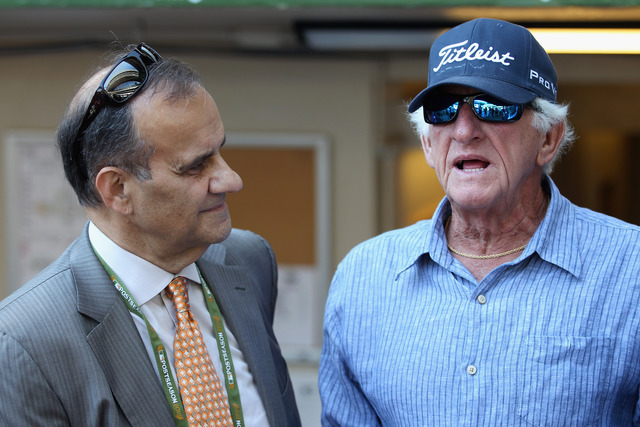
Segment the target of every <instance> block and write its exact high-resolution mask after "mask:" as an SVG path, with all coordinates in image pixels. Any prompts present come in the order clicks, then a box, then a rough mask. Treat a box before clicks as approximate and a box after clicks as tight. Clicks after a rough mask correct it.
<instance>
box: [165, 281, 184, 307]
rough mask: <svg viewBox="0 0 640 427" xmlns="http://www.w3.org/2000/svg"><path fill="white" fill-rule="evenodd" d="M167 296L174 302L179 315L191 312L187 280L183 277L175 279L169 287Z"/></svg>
mask: <svg viewBox="0 0 640 427" xmlns="http://www.w3.org/2000/svg"><path fill="white" fill-rule="evenodd" d="M167 295H168V296H169V299H171V301H173V305H174V307H175V309H176V312H177V313H181V312H183V311H187V310H189V294H188V293H187V279H185V278H184V277H182V276H178V277H175V278H174V279H173V280H172V281H171V283H169V286H167Z"/></svg>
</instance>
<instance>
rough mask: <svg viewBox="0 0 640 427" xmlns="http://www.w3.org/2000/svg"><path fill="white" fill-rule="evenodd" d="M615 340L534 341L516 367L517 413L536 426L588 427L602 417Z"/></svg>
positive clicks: (548, 338) (529, 341)
mask: <svg viewBox="0 0 640 427" xmlns="http://www.w3.org/2000/svg"><path fill="white" fill-rule="evenodd" d="M612 341H613V340H612V339H610V338H601V337H555V336H532V337H528V338H526V339H525V345H524V346H523V350H524V352H523V354H522V356H521V357H520V359H519V363H518V375H517V390H518V392H517V393H518V395H517V410H518V415H519V416H520V417H521V418H522V419H523V420H524V421H526V422H527V423H529V424H532V425H535V426H587V425H591V424H594V423H596V422H598V420H599V419H600V418H601V416H602V409H603V407H604V403H605V399H606V395H607V390H608V376H609V375H610V374H611V372H610V371H609V370H610V367H611V361H612V353H613V342H612Z"/></svg>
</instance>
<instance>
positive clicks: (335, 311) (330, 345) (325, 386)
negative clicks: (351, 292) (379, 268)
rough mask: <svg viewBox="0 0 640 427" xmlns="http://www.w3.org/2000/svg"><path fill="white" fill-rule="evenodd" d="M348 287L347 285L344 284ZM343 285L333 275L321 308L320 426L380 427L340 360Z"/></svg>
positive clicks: (341, 355)
mask: <svg viewBox="0 0 640 427" xmlns="http://www.w3.org/2000/svg"><path fill="white" fill-rule="evenodd" d="M347 283H348V281H347ZM344 285H345V283H342V281H341V279H340V273H339V272H338V273H336V275H335V276H334V279H333V281H332V284H331V290H330V292H329V298H328V299H327V305H326V308H325V318H324V332H323V344H322V355H321V358H320V371H319V388H320V398H321V401H322V426H323V427H329V426H340V427H356V426H367V427H369V426H380V425H382V424H381V423H380V420H379V419H378V416H377V414H376V412H375V410H374V408H373V406H372V405H371V403H370V402H369V400H368V399H367V396H366V395H365V394H364V392H363V391H362V389H361V388H360V385H359V384H358V382H357V379H356V378H354V375H353V374H352V371H351V369H350V367H349V362H348V360H347V359H346V358H345V357H344V356H343V355H344V348H343V340H342V337H343V331H342V322H341V317H342V316H341V311H342V310H343V307H342V306H341V305H340V303H341V301H343V298H344V296H343V295H342V294H341V292H340V288H342V287H343V286H344Z"/></svg>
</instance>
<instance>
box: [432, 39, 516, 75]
mask: <svg viewBox="0 0 640 427" xmlns="http://www.w3.org/2000/svg"><path fill="white" fill-rule="evenodd" d="M467 43H469V40H465V41H463V42H460V43H454V44H450V45H448V46H445V47H443V48H442V49H440V52H438V56H440V57H441V58H442V60H441V61H440V64H438V66H437V67H435V68H434V69H433V71H434V72H437V71H438V70H439V69H440V67H442V66H443V65H447V64H451V63H454V62H462V61H477V60H484V61H489V62H499V63H501V64H503V65H506V66H509V65H510V64H511V62H509V61H514V60H515V59H516V58H514V57H513V56H511V52H507V53H500V52H498V51H497V50H495V51H494V50H493V46H491V47H489V49H487V50H484V49H479V47H480V45H478V43H472V44H471V45H469V47H468V48H464V47H462V46H464V45H466V44H467ZM458 48H459V49H458Z"/></svg>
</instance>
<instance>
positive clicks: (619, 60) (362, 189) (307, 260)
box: [0, 0, 640, 426]
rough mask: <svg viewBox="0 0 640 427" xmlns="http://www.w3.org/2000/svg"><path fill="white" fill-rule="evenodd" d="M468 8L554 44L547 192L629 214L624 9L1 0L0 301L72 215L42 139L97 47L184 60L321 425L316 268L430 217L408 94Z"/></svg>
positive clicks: (299, 387)
mask: <svg viewBox="0 0 640 427" xmlns="http://www.w3.org/2000/svg"><path fill="white" fill-rule="evenodd" d="M477 17H492V18H499V19H506V20H509V21H512V22H515V23H519V24H522V25H525V26H527V27H528V28H530V29H532V30H536V31H540V32H537V33H536V34H537V37H538V38H539V40H540V41H541V42H542V44H543V45H544V46H545V47H546V48H547V49H548V50H549V51H550V52H552V54H551V57H552V60H553V61H554V63H555V65H556V69H557V71H558V75H559V99H560V100H561V101H562V102H570V104H571V111H572V114H571V120H572V122H573V123H574V125H575V127H576V129H577V132H578V135H579V136H580V138H579V140H578V141H577V143H576V145H575V146H574V148H573V150H572V151H571V152H570V153H569V154H568V155H567V156H566V157H565V158H564V159H563V160H562V161H561V163H560V164H559V165H558V166H557V167H556V170H555V171H554V172H553V174H552V178H553V179H554V180H555V181H556V183H557V184H558V186H559V187H560V188H561V190H562V191H563V192H564V194H565V195H566V196H568V197H569V198H570V199H571V200H572V201H574V202H576V203H578V204H580V205H583V206H586V207H589V208H592V209H594V210H598V211H602V212H605V213H608V214H611V215H614V216H617V217H619V218H622V219H624V220H626V221H629V222H633V223H636V224H640V200H639V199H640V198H639V196H640V172H639V171H640V168H639V169H638V170H636V165H635V164H636V158H640V114H639V113H638V109H637V107H636V106H635V103H636V102H637V100H639V99H640V36H639V32H638V31H639V30H638V28H639V27H640V25H639V24H640V3H639V2H638V0H584V1H579V0H520V1H516V0H512V1H508V0H497V1H496V0H484V1H482V0H407V1H398V0H396V1H394V0H328V1H324V0H101V1H100V2H98V1H89V0H66V1H65V0H0V143H1V144H2V150H0V159H1V160H0V161H1V162H2V165H3V172H2V174H0V180H1V181H2V197H1V198H0V204H1V206H0V215H1V218H2V221H1V222H0V224H1V225H0V239H1V240H2V242H3V245H2V246H1V249H0V253H1V256H0V271H1V272H3V273H4V280H2V281H0V298H3V297H5V296H6V295H8V294H9V293H10V292H11V291H12V290H14V289H16V288H17V287H18V286H19V285H20V284H22V283H24V281H26V280H27V279H28V278H29V277H31V276H32V275H33V274H34V273H35V272H36V271H38V270H40V269H41V268H42V267H44V266H45V265H46V264H48V263H49V262H51V261H52V260H53V258H55V257H56V256H57V255H58V254H59V253H60V252H61V251H62V250H63V249H64V248H65V247H66V245H67V244H68V243H70V241H71V240H72V239H73V238H74V237H75V236H76V235H77V234H78V233H79V232H80V230H81V228H82V226H83V225H84V222H85V221H86V218H85V217H84V216H83V212H82V209H80V208H79V207H78V206H77V203H76V201H75V199H74V196H73V194H71V190H70V189H69V188H67V187H68V186H67V185H66V183H65V182H64V179H63V178H62V172H61V166H60V161H59V159H58V154H57V153H56V151H55V147H54V146H53V137H54V133H55V129H56V127H57V124H58V121H59V119H60V117H61V116H62V113H63V111H64V109H65V107H66V105H67V103H68V102H69V100H70V98H71V96H72V95H73V93H74V92H75V90H76V89H77V88H78V85H79V83H80V81H81V80H82V79H83V78H84V77H86V76H87V75H88V73H89V72H90V71H91V70H93V69H94V67H95V66H96V65H98V63H99V61H98V60H99V58H100V57H101V55H102V54H103V53H104V52H105V51H106V50H108V49H109V48H110V47H112V46H114V44H115V45H121V44H127V43H138V42H140V41H145V42H146V43H148V44H150V45H151V46H153V47H154V48H155V49H156V50H158V51H159V52H160V53H161V54H162V55H163V56H165V57H169V56H178V57H180V58H181V59H184V60H186V61H187V62H189V63H191V64H192V65H194V67H195V68H196V69H197V70H198V71H199V72H200V73H201V74H202V75H203V77H204V79H205V81H206V84H207V88H208V89H209V91H210V92H211V93H212V95H213V97H214V99H215V100H216V102H217V103H218V106H219V108H220V111H221V115H222V119H223V121H224V124H225V128H226V132H227V134H228V144H227V145H226V146H225V149H224V151H223V156H225V158H226V160H227V161H228V163H230V165H231V166H232V167H233V168H234V169H236V170H237V171H238V172H239V173H240V174H241V175H242V177H243V180H244V184H245V188H244V190H243V191H242V192H240V193H238V194H236V195H233V196H231V197H230V202H229V203H230V209H231V213H232V218H233V222H234V226H236V227H241V228H249V229H252V230H254V231H256V232H258V233H260V234H262V235H263V236H265V237H266V238H267V239H268V240H270V241H271V243H272V245H273V247H274V250H275V252H276V256H277V257H278V261H279V264H280V266H281V272H280V284H279V286H280V300H279V306H278V310H279V311H278V316H277V318H276V330H277V333H278V335H279V339H280V341H281V343H282V346H283V349H284V351H285V355H286V356H287V358H288V359H289V363H290V367H291V370H292V376H293V379H294V383H295V386H296V392H297V397H298V401H299V403H300V408H301V411H302V414H303V418H304V425H305V426H316V425H319V412H320V403H319V398H318V393H317V380H316V375H317V361H318V357H319V349H320V346H321V341H322V333H321V323H322V311H323V307H324V299H325V297H326V293H327V290H328V288H329V281H330V279H331V275H332V273H333V270H334V269H335V267H336V265H337V263H338V262H339V261H340V259H342V257H343V256H344V255H345V254H346V253H347V251H348V250H349V249H350V248H351V247H353V246H354V245H355V244H357V243H359V242H361V241H363V240H365V239H367V238H369V237H372V236H374V235H376V234H379V233H380V232H383V231H385V230H389V229H392V228H397V227H402V226H405V225H408V224H410V223H413V222H415V221H417V220H420V219H423V218H428V217H430V216H431V213H432V212H433V210H434V209H435V206H436V205H437V203H438V201H439V200H440V198H441V197H442V190H441V189H440V186H439V184H438V183H437V180H436V178H435V174H433V172H432V171H431V170H430V169H429V168H428V166H427V165H426V163H425V161H424V157H423V155H422V152H421V150H420V144H419V141H418V139H417V138H416V136H414V135H413V133H412V130H411V129H410V126H409V124H408V122H407V120H406V117H405V111H406V104H407V103H408V102H409V101H410V100H411V98H412V97H413V96H414V95H415V94H416V93H418V91H420V90H421V89H422V88H423V87H424V86H425V84H426V75H427V53H428V49H429V46H430V43H431V42H432V41H433V39H434V38H435V37H437V35H438V34H439V33H440V32H441V31H443V30H445V29H446V28H449V27H451V26H454V25H456V24H458V23H461V22H463V21H466V20H468V19H472V18H477ZM556 30H562V31H560V32H556ZM592 37H593V38H592ZM615 37H617V38H615ZM560 42H563V43H564V44H562V45H560V44H558V43H560ZM627 45H629V46H628V47H627ZM636 155H638V156H636Z"/></svg>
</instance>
